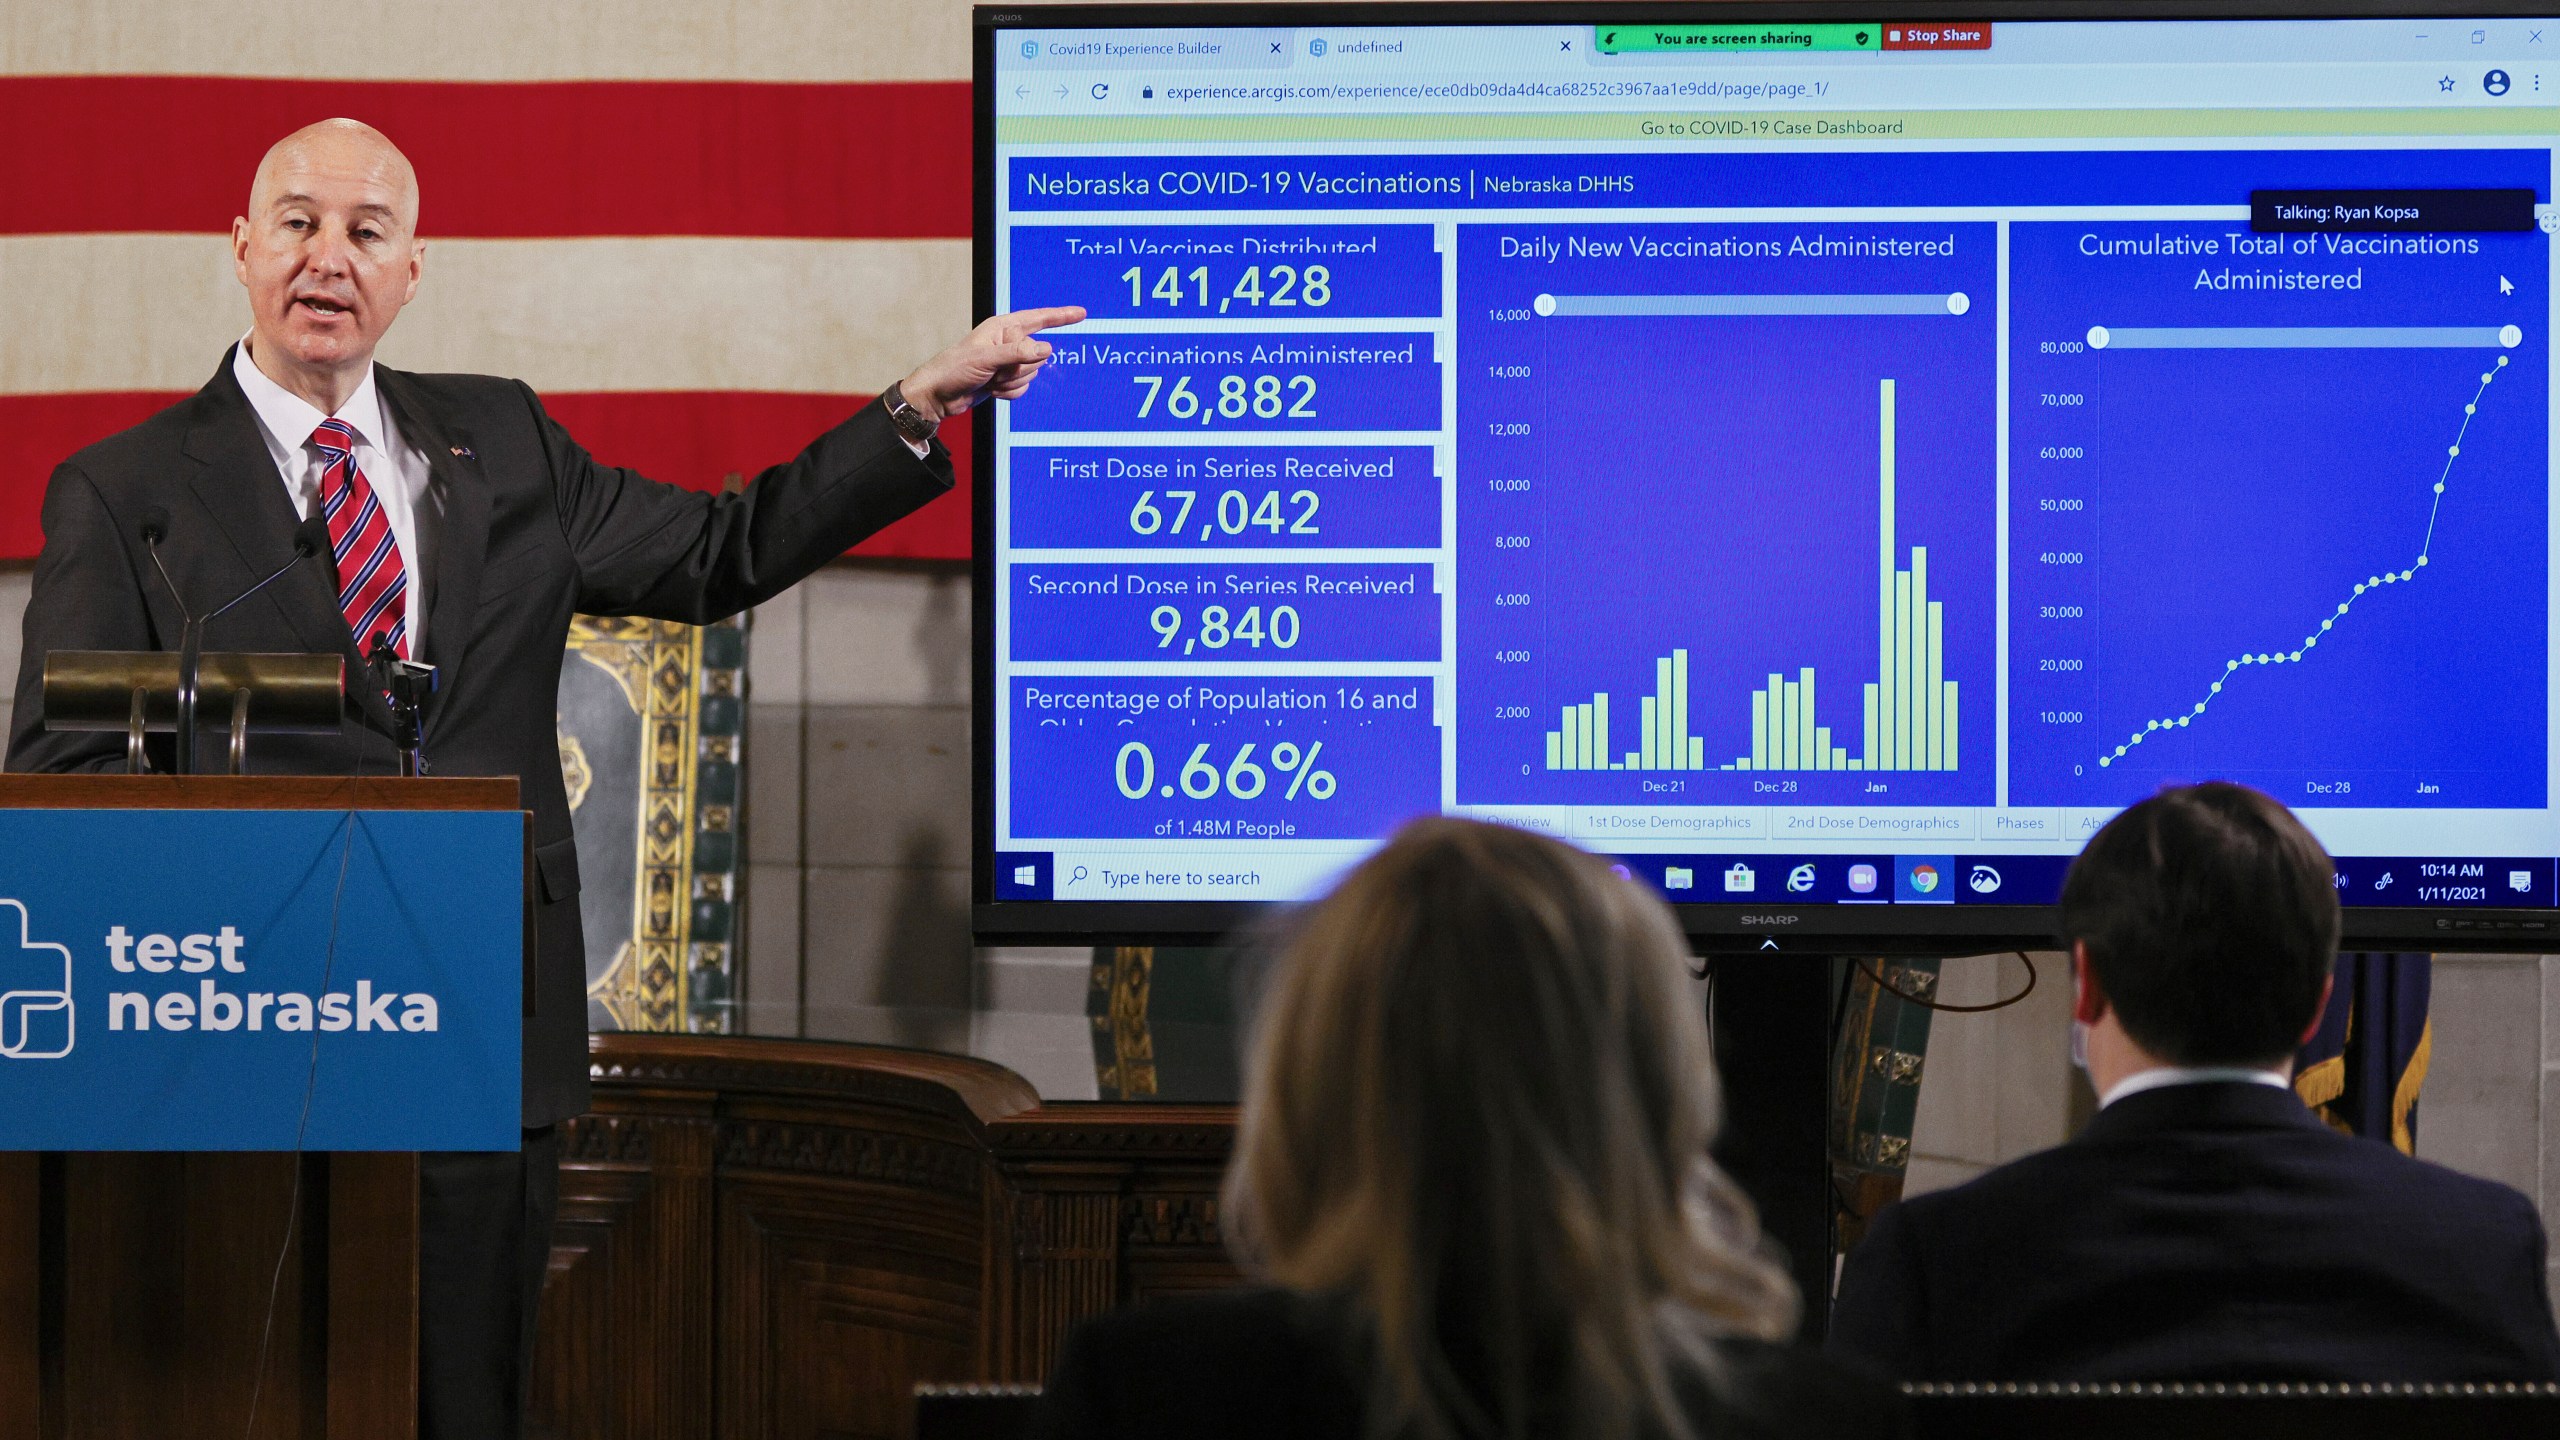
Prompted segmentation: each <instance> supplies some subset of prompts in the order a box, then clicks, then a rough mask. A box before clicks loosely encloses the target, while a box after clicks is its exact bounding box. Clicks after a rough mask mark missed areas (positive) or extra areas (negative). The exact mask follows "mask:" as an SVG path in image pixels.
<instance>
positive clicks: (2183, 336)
mask: <svg viewBox="0 0 2560 1440" xmlns="http://www.w3.org/2000/svg"><path fill="white" fill-rule="evenodd" d="M2523 343H2524V331H2523V330H2522V329H2520V328H2519V327H2517V326H2514V325H2169V326H2158V325H2154V326H2139V327H2137V326H2124V327H2117V326H2112V325H2092V326H2090V327H2089V348H2090V349H2092V350H2513V349H2514V348H2516V347H2517V346H2518V345H2521V344H2523Z"/></svg>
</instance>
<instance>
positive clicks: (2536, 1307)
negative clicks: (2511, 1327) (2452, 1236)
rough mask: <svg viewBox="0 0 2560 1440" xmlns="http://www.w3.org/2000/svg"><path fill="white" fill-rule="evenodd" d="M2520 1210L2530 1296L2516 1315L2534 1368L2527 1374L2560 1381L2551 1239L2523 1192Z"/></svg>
mask: <svg viewBox="0 0 2560 1440" xmlns="http://www.w3.org/2000/svg"><path fill="white" fill-rule="evenodd" d="M2513 1199H2514V1203H2515V1208H2516V1210H2517V1211H2518V1212H2519V1216H2518V1219H2519V1223H2520V1226H2521V1229H2522V1232H2523V1235H2524V1238H2525V1245H2524V1250H2525V1264H2524V1266H2523V1269H2524V1272H2525V1275H2526V1277H2527V1279H2526V1290H2527V1292H2528V1293H2527V1295H2526V1297H2525V1303H2524V1305H2523V1306H2522V1307H2521V1313H2520V1314H2518V1315H2517V1317H2516V1324H2517V1325H2518V1327H2520V1330H2521V1332H2522V1333H2521V1335H2520V1336H2519V1341H2520V1343H2521V1345H2522V1348H2523V1350H2524V1354H2525V1363H2526V1366H2527V1368H2528V1370H2529V1371H2530V1374H2529V1375H2528V1376H2527V1377H2526V1378H2529V1379H2533V1380H2541V1381H2560V1330H2555V1329H2554V1327H2553V1325H2552V1318H2551V1272H2550V1269H2549V1260H2550V1248H2551V1247H2550V1240H2549V1237H2548V1236H2547V1234H2546V1233H2545V1232H2544V1230H2543V1228H2542V1214H2541V1212H2540V1211H2538V1210H2537V1209H2535V1208H2534V1204H2533V1202H2532V1201H2531V1200H2529V1199H2526V1198H2525V1197H2524V1196H2523V1195H2515V1196H2513Z"/></svg>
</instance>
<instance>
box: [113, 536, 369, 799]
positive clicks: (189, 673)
mask: <svg viewBox="0 0 2560 1440" xmlns="http://www.w3.org/2000/svg"><path fill="white" fill-rule="evenodd" d="M135 528H136V530H137V531H138V532H139V534H140V535H141V537H142V544H143V548H144V549H146V550H148V551H150V552H151V568H152V569H154V570H157V571H159V572H160V583H161V584H162V585H164V586H166V587H168V590H169V601H170V603H171V604H174V605H176V606H177V607H178V620H179V625H178V735H177V742H178V744H177V751H178V753H177V764H176V770H177V773H178V774H181V775H192V774H194V773H195V771H196V692H197V684H196V681H197V678H198V673H199V671H200V670H201V668H202V665H203V661H204V627H205V626H206V625H207V624H209V623H210V622H212V621H214V620H218V619H220V618H221V617H222V616H223V615H225V614H227V613H229V612H230V610H231V607H233V606H235V605H237V604H239V603H240V602H241V601H243V600H246V599H248V598H249V597H250V596H252V595H255V594H257V593H258V592H259V591H261V590H264V589H266V588H267V587H268V586H269V585H272V584H274V583H275V582H276V581H278V580H280V579H282V578H284V573H285V572H286V571H288V570H291V569H292V568H293V567H294V566H296V565H299V564H301V563H302V562H303V561H305V560H308V559H310V558H311V557H312V556H314V555H319V554H324V553H326V552H327V551H328V550H329V522H328V521H327V520H326V519H324V518H323V517H321V516H318V515H313V516H310V517H308V518H307V519H305V520H304V521H303V522H302V523H301V524H299V525H296V526H295V527H293V558H292V559H289V560H287V561H285V562H284V563H283V564H281V565H279V566H277V567H276V568H275V569H273V570H270V571H268V572H267V575H266V578H265V579H262V580H260V581H259V582H258V583H257V584H255V585H252V586H250V587H249V588H248V589H246V590H243V591H241V592H240V593H239V594H237V595H234V596H232V597H231V598H230V599H228V600H225V601H224V602H222V603H221V604H220V605H217V606H215V607H214V608H213V610H212V611H211V612H210V613H207V614H204V615H197V614H196V613H194V612H193V611H191V610H189V609H188V608H187V601H186V597H185V596H183V595H181V594H179V593H178V582H176V581H175V580H172V579H170V578H169V567H168V566H167V565H165V564H163V563H162V562H161V559H160V542H161V541H163V540H166V539H168V538H169V511H168V508H167V507H166V506H161V505H154V506H152V507H151V508H150V509H148V510H145V511H143V512H142V523H141V524H140V525H139V526H137V527H135Z"/></svg>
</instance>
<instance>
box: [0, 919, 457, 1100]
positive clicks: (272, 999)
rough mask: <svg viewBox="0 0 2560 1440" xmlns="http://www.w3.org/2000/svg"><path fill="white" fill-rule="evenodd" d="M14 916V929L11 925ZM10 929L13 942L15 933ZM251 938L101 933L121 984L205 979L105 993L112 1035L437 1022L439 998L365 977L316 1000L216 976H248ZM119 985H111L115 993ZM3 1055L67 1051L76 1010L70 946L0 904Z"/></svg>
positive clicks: (414, 1026)
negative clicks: (42, 934)
mask: <svg viewBox="0 0 2560 1440" xmlns="http://www.w3.org/2000/svg"><path fill="white" fill-rule="evenodd" d="M13 918H14V922H15V923H14V924H12V920H13ZM13 930H14V932H15V935H14V939H13V938H12V937H11V932H12V931H13ZM247 944H248V942H247V940H246V939H245V938H244V937H243V936H242V935H241V934H240V932H239V930H238V929H237V928H235V927H233V926H230V925H225V926H222V927H221V928H220V929H218V930H216V931H213V932H211V933H209V934H193V935H160V934H134V933H132V932H130V931H128V930H126V928H125V927H124V926H122V925H118V926H115V927H113V928H111V929H109V930H108V931H107V933H106V936H105V947H106V951H107V963H108V965H109V966H110V967H111V968H112V969H113V970H114V971H115V972H116V976H117V979H118V980H120V979H121V978H122V977H124V976H128V975H129V976H133V977H134V979H132V980H128V981H123V983H125V984H144V983H148V982H147V981H146V980H145V979H144V977H146V976H152V975H168V976H171V977H172V978H173V979H175V977H178V976H202V977H204V978H202V979H200V980H196V981H195V982H194V984H193V988H189V984H188V982H187V981H186V980H184V979H176V983H174V984H172V985H170V986H169V987H168V988H166V989H163V990H160V991H158V992H157V993H152V992H145V991H141V990H119V989H111V990H110V992H109V994H108V995H107V1029H109V1030H110V1031H127V1030H130V1031H137V1032H138V1031H146V1030H155V1029H156V1030H201V1031H248V1032H256V1031H265V1030H288V1031H292V1030H298V1031H312V1030H320V1031H338V1030H355V1031H359V1032H362V1031H380V1032H383V1033H386V1034H399V1033H402V1032H407V1033H411V1034H417V1033H422V1032H432V1031H434V1030H436V1029H437V1028H438V1025H439V1007H438V1006H437V1004H436V997H435V996H433V995H429V994H424V993H416V994H402V993H400V992H398V991H392V990H384V991H378V992H377V991H376V990H375V989H374V988H373V982H372V981H371V980H359V981H357V982H356V986H355V989H353V990H351V991H342V990H331V991H327V992H325V993H322V994H319V995H311V994H305V993H302V992H298V991H289V990H251V989H248V988H247V986H248V985H249V984H251V983H254V982H251V981H246V980H241V981H235V982H232V983H234V984H237V985H239V986H240V987H241V988H239V989H229V988H225V986H224V985H223V984H222V983H220V981H219V980H218V979H217V976H224V977H227V976H245V975H247V974H248V973H249V962H248V960H247V959H246V958H244V956H243V953H242V952H243V951H244V950H245V949H246V947H247ZM116 983H117V980H110V981H109V984H110V986H111V987H112V986H113V985H115V984H116ZM0 985H6V986H7V988H6V989H5V990H0V1058H5V1059H10V1060H59V1059H61V1058H63V1057H64V1056H66V1055H69V1054H70V1053H71V1047H72V1042H73V1040H74V1038H75V1034H76V1025H75V1019H76V1015H77V1009H76V1007H75V1006H74V1004H73V1001H72V994H71V948H70V947H69V946H67V945H62V944H57V943H55V942H52V941H48V940H37V939H35V938H34V936H33V932H32V929H31V921H30V919H29V917H28V914H27V907H26V906H25V905H24V904H22V903H20V902H19V901H16V900H11V899H7V898H0Z"/></svg>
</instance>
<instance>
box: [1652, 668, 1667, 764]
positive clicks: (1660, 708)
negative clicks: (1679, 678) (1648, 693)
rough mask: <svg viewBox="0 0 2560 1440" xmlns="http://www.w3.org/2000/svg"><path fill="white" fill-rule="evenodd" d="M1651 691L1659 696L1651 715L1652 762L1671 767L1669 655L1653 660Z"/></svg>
mask: <svg viewBox="0 0 2560 1440" xmlns="http://www.w3.org/2000/svg"><path fill="white" fill-rule="evenodd" d="M1653 693H1654V694H1655V695H1656V696H1657V697H1659V702H1660V703H1658V704H1657V705H1655V707H1654V716H1653V733H1654V744H1653V763H1654V764H1655V766H1656V767H1658V768H1660V769H1664V770H1668V769H1670V768H1671V657H1670V656H1668V655H1664V656H1661V657H1660V658H1658V659H1656V660H1655V661H1654V662H1653Z"/></svg>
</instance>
